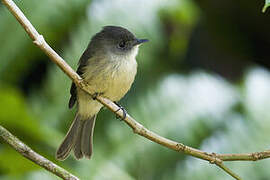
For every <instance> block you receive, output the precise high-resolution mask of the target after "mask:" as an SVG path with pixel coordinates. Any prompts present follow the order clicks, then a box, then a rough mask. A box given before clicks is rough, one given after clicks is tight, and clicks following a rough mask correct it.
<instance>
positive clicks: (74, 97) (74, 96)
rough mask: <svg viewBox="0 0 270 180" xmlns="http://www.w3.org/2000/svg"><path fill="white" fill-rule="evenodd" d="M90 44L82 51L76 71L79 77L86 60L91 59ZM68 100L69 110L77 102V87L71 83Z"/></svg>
mask: <svg viewBox="0 0 270 180" xmlns="http://www.w3.org/2000/svg"><path fill="white" fill-rule="evenodd" d="M90 45H91V43H89V45H88V47H87V49H86V50H85V51H84V53H83V55H82V56H81V58H80V60H79V63H78V64H79V67H78V69H77V71H76V72H77V73H78V74H79V75H80V76H81V75H82V74H83V68H84V67H85V66H86V65H87V62H88V60H89V59H90V58H91V57H92V55H93V53H92V51H91V48H90ZM70 95H71V97H70V99H69V103H68V107H69V109H71V108H72V107H73V106H74V104H75V103H76V101H77V87H76V85H75V83H74V82H73V83H72V84H71V88H70Z"/></svg>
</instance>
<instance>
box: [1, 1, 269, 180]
mask: <svg viewBox="0 0 270 180" xmlns="http://www.w3.org/2000/svg"><path fill="white" fill-rule="evenodd" d="M2 2H3V3H4V4H5V5H6V6H7V7H8V9H9V10H10V12H11V13H12V14H13V15H14V16H15V17H16V19H17V20H18V21H19V22H20V24H21V25H22V26H23V28H24V29H25V30H26V32H27V33H28V35H29V36H30V37H31V39H32V40H33V42H34V44H36V45H37V46H38V47H39V48H40V49H41V50H42V51H44V53H45V54H47V55H48V56H49V58H50V59H51V60H52V61H53V62H54V63H56V64H57V65H58V66H59V67H60V68H61V69H62V70H63V71H64V72H65V73H66V74H67V75H68V76H69V77H70V79H72V81H73V82H74V83H75V84H76V85H77V86H78V87H80V88H81V89H83V90H84V91H85V92H87V93H88V94H90V95H92V94H94V91H93V90H92V89H90V88H89V86H88V85H87V83H86V82H84V81H83V79H82V78H81V77H80V76H79V75H78V74H77V73H76V72H75V71H74V70H73V69H72V68H71V67H70V66H69V65H68V64H67V63H66V62H65V61H64V60H63V59H62V58H61V57H60V56H59V55H58V54H57V53H56V52H55V51H54V50H53V49H52V48H51V47H50V46H49V45H48V44H47V43H46V41H45V40H44V38H43V36H42V35H40V34H39V33H38V32H37V31H36V30H35V28H34V27H33V26H32V24H31V23H30V22H29V21H28V20H27V18H26V17H25V16H24V14H23V13H22V12H21V11H20V9H19V8H18V7H17V6H16V5H15V4H14V3H13V1H12V0H2ZM96 99H97V100H98V101H99V102H100V103H101V104H103V105H104V106H106V107H107V108H108V109H109V110H111V111H112V112H114V113H115V114H117V115H118V116H120V117H122V118H123V117H124V116H123V112H121V111H118V109H119V107H118V106H117V105H116V104H114V103H113V102H112V101H110V100H109V99H106V98H104V97H101V96H98V97H96ZM123 120H124V122H125V123H126V124H127V125H128V126H130V127H131V128H132V129H133V131H134V133H136V134H139V135H141V136H143V137H145V138H147V139H149V140H151V141H153V142H156V143H158V144H160V145H163V146H165V147H168V148H170V149H173V150H175V151H178V152H183V153H185V154H188V155H191V156H193V157H197V158H200V159H203V160H206V161H209V162H210V163H212V164H216V165H217V166H218V167H220V168H221V169H223V170H224V171H225V172H227V173H228V174H229V175H231V176H232V177H233V178H234V179H237V180H240V179H241V178H240V177H239V176H237V175H236V174H235V173H234V172H232V171H231V170H230V169H229V168H227V167H226V166H225V165H224V164H223V161H236V160H246V161H255V160H260V159H265V158H269V157H270V151H263V152H257V153H247V154H215V153H207V152H204V151H201V150H198V149H195V148H192V147H189V146H186V145H184V144H182V143H178V142H175V141H172V140H170V139H167V138H164V137H162V136H159V135H157V134H155V133H154V132H152V131H150V130H148V129H146V128H145V127H144V126H142V125H141V124H140V123H138V122H137V121H135V119H133V118H132V117H131V116H130V115H128V114H127V115H126V118H125V119H123Z"/></svg>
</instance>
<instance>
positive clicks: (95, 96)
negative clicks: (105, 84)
mask: <svg viewBox="0 0 270 180" xmlns="http://www.w3.org/2000/svg"><path fill="white" fill-rule="evenodd" d="M102 94H104V93H98V92H95V93H94V94H93V95H92V99H93V100H97V97H98V96H100V95H102Z"/></svg>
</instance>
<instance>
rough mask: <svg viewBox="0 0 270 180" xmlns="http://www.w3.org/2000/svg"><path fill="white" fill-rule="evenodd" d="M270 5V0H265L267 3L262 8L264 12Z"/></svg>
mask: <svg viewBox="0 0 270 180" xmlns="http://www.w3.org/2000/svg"><path fill="white" fill-rule="evenodd" d="M269 6H270V0H265V4H264V7H263V9H262V12H263V13H264V12H265V11H266V9H267V8H268V7H269Z"/></svg>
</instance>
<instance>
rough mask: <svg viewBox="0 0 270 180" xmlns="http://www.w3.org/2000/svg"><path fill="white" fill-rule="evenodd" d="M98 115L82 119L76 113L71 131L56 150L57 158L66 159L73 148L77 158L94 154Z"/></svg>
mask: <svg viewBox="0 0 270 180" xmlns="http://www.w3.org/2000/svg"><path fill="white" fill-rule="evenodd" d="M95 119H96V115H94V116H92V117H91V118H89V119H82V117H81V116H80V115H79V114H76V116H75V119H74V121H73V123H72V125H71V127H70V128H69V131H68V133H67V135H66V137H65V139H64V140H63V142H62V143H61V145H60V147H59V148H58V150H57V151H56V159H58V160H65V159H66V158H67V157H68V155H69V154H70V151H71V150H72V149H73V151H74V155H75V157H76V159H81V158H82V157H83V156H86V157H87V158H89V159H90V157H91V154H92V141H93V140H92V139H93V138H92V137H93V131H94V125H95Z"/></svg>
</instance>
